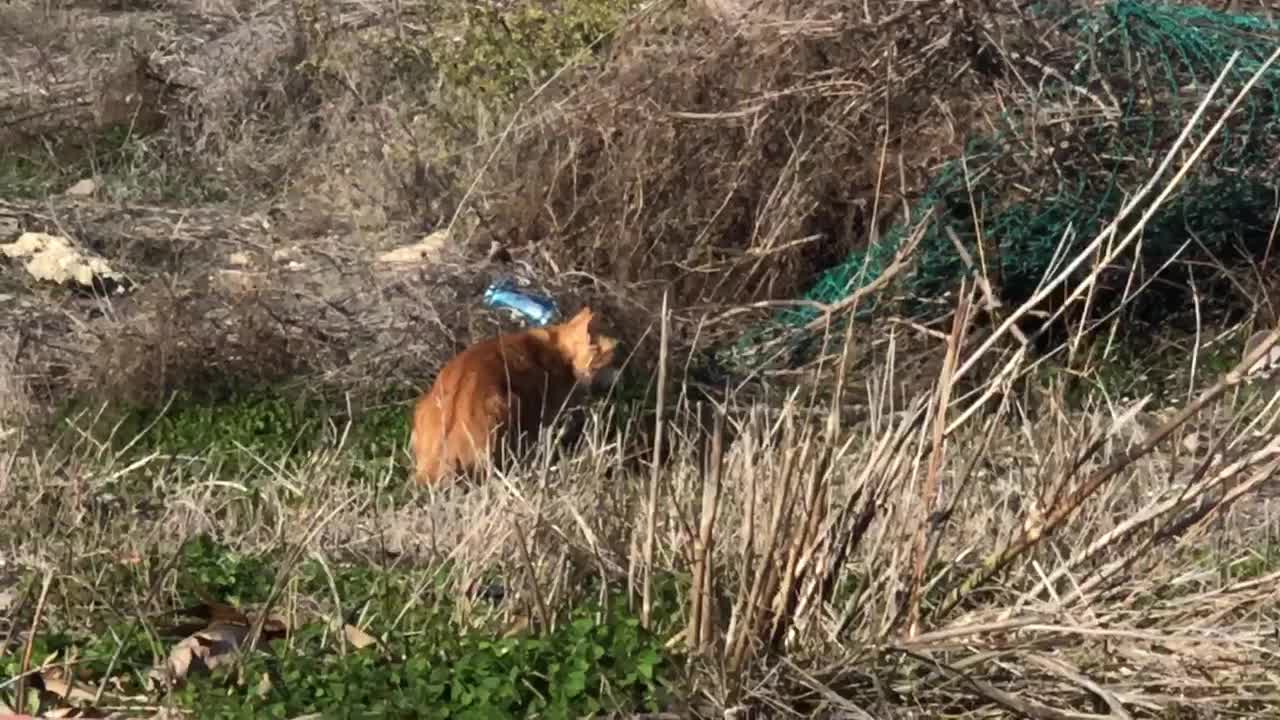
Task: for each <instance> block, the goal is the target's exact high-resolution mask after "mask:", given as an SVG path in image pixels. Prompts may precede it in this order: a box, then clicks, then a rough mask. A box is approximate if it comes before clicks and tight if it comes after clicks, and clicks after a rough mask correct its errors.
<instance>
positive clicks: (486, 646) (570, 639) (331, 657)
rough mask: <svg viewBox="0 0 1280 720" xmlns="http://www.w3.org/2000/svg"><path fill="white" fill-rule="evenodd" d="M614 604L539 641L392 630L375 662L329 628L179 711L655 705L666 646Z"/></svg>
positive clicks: (507, 713)
mask: <svg viewBox="0 0 1280 720" xmlns="http://www.w3.org/2000/svg"><path fill="white" fill-rule="evenodd" d="M622 607H624V605H623V603H622V602H618V601H617V600H616V599H615V601H614V602H612V603H611V604H610V606H609V607H608V608H601V607H599V606H598V605H596V604H590V605H586V606H583V607H580V608H578V609H577V610H575V611H573V612H572V613H571V616H570V618H569V621H568V622H566V623H565V624H563V625H560V626H559V627H557V628H556V629H555V630H553V631H551V632H550V633H547V634H545V635H542V636H536V637H506V638H501V637H494V636H492V635H490V634H488V633H482V632H467V633H459V632H458V630H457V628H456V627H454V626H453V625H451V624H450V623H448V622H447V620H446V617H445V616H444V615H443V614H439V613H432V612H431V611H429V610H423V611H422V612H425V613H427V615H428V617H429V618H430V620H431V622H430V623H429V624H427V625H425V626H420V627H418V628H417V629H416V630H415V631H414V632H412V633H410V632H401V633H396V634H395V636H394V637H392V638H389V639H388V642H387V652H386V653H385V654H383V655H379V654H377V653H376V652H375V650H374V648H373V647H370V648H366V649H365V650H362V651H359V652H347V653H346V654H343V653H340V652H337V651H335V650H334V649H333V648H332V647H330V646H329V641H328V640H327V635H326V633H325V632H324V631H323V629H322V628H306V629H304V630H303V631H301V632H299V633H298V634H296V635H295V636H294V637H293V638H292V639H291V641H289V642H284V641H277V642H276V643H274V644H273V647H272V652H271V653H259V654H255V655H253V656H251V657H249V658H247V661H246V663H245V665H244V668H243V671H242V672H239V673H236V674H232V673H230V672H218V673H215V674H213V675H211V676H208V677H206V678H202V679H200V680H198V681H194V682H192V683H190V684H188V685H187V686H186V687H185V688H184V689H182V690H181V691H180V692H179V694H178V700H179V704H180V705H183V706H185V707H188V708H195V707H199V708H200V711H201V717H207V718H226V719H231V718H250V717H294V716H297V715H299V714H304V713H320V714H322V715H323V716H325V717H333V718H354V717H379V716H385V715H392V716H395V717H404V718H477V719H478V718H497V717H547V718H572V717H583V716H588V715H591V714H594V713H597V712H600V711H605V710H622V711H628V710H644V709H648V710H656V709H658V708H660V707H661V706H662V704H663V702H664V700H665V694H664V692H665V690H664V687H665V685H664V678H666V677H667V674H668V673H669V671H670V670H671V668H672V663H671V660H670V658H668V657H667V655H666V652H665V650H664V648H663V647H662V644H661V642H660V641H659V640H658V638H657V637H655V636H653V635H651V634H649V633H647V632H645V631H644V629H643V628H641V627H640V623H639V620H638V619H636V618H635V617H634V616H632V615H630V614H629V613H627V612H626V611H624V610H622V609H621V608H622Z"/></svg>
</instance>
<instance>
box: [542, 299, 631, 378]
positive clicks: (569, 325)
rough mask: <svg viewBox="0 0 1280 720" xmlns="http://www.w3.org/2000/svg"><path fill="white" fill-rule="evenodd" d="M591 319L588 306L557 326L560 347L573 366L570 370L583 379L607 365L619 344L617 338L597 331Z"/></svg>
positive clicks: (593, 318)
mask: <svg viewBox="0 0 1280 720" xmlns="http://www.w3.org/2000/svg"><path fill="white" fill-rule="evenodd" d="M594 320H595V315H594V314H593V313H592V312H591V308H590V307H584V308H582V309H581V310H579V311H578V314H577V315H574V316H573V317H572V318H570V319H568V320H566V321H565V322H564V323H562V324H561V325H560V326H559V327H558V328H556V340H557V344H558V345H559V347H560V351H561V352H562V353H564V355H565V360H568V361H569V364H570V365H571V366H573V374H574V375H576V376H577V377H578V379H579V380H581V381H583V382H591V381H592V380H594V379H595V378H596V375H597V374H599V373H600V372H601V371H603V370H605V369H606V368H608V367H609V366H610V365H611V364H612V363H613V355H614V352H615V351H616V350H617V348H618V341H617V340H616V339H614V338H611V337H609V336H608V335H602V334H600V333H599V332H597V331H596V329H595V327H594Z"/></svg>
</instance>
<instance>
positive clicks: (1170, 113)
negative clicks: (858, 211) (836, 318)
mask: <svg viewBox="0 0 1280 720" xmlns="http://www.w3.org/2000/svg"><path fill="white" fill-rule="evenodd" d="M1064 22H1068V23H1070V26H1069V28H1068V29H1069V31H1070V34H1071V36H1072V37H1073V38H1074V40H1075V45H1076V47H1075V50H1076V53H1075V54H1076V62H1075V64H1074V67H1073V68H1072V70H1071V72H1069V73H1068V72H1064V73H1061V74H1060V75H1054V76H1052V77H1046V83H1045V86H1044V89H1043V92H1042V93H1041V95H1040V96H1039V98H1038V100H1037V102H1036V103H1035V104H1034V106H1033V107H1023V108H1020V109H1018V110H1016V111H1014V112H1012V113H1006V114H1005V115H1003V116H1002V122H1003V123H1004V126H1003V127H1002V128H1000V129H999V131H998V132H996V133H994V134H993V135H991V136H988V137H980V138H976V139H974V140H972V141H971V142H969V144H968V148H967V150H966V154H965V157H964V158H956V159H954V160H952V161H951V162H950V163H949V164H947V165H946V166H945V167H944V169H943V170H942V171H941V172H940V173H939V174H938V175H937V176H936V177H935V178H934V179H933V181H932V182H931V183H930V185H929V186H928V188H927V189H926V191H925V192H924V194H923V197H921V198H920V200H919V201H918V202H917V203H916V205H915V208H916V210H917V211H918V212H916V213H915V214H916V216H917V217H921V216H923V215H924V213H923V209H925V208H931V209H932V210H933V213H932V214H931V215H930V216H929V218H928V219H927V220H926V222H927V223H928V226H927V227H925V228H923V236H922V240H921V243H920V246H919V247H918V248H917V250H916V253H915V259H914V261H913V264H912V266H911V269H910V270H909V272H908V273H907V274H906V275H905V277H902V278H900V281H901V285H900V286H899V287H900V289H901V290H904V291H905V292H904V293H903V294H904V295H906V296H907V297H915V298H929V297H937V296H940V295H941V294H942V293H944V292H946V291H947V290H949V289H950V288H952V287H954V286H956V285H957V284H958V282H959V280H960V278H961V277H962V275H964V274H966V273H967V272H969V270H968V269H967V268H966V266H965V265H964V263H963V262H962V260H961V258H960V257H959V255H958V254H957V252H956V250H955V246H954V243H953V242H952V240H951V238H950V236H949V235H948V233H947V230H948V228H949V229H950V230H951V232H953V233H955V235H956V236H958V237H959V239H960V240H961V242H962V243H964V244H966V245H967V246H968V247H970V248H973V247H975V246H976V242H977V238H978V233H977V231H976V229H975V223H974V215H975V208H976V214H977V216H978V217H979V218H981V231H982V233H983V235H984V236H985V237H986V238H988V242H995V243H996V244H997V246H998V253H997V255H998V260H997V263H998V265H997V267H998V270H999V274H1000V278H1001V283H1002V286H1003V292H1004V294H1005V295H1006V296H1007V297H1012V298H1025V297H1029V296H1030V295H1031V294H1032V293H1033V292H1034V291H1035V289H1036V287H1037V286H1038V285H1039V283H1040V282H1041V281H1042V279H1043V278H1044V276H1045V275H1046V271H1047V270H1048V269H1049V268H1050V266H1051V265H1052V264H1053V262H1054V258H1055V257H1058V258H1059V259H1061V257H1062V256H1063V255H1064V254H1066V255H1067V256H1068V257H1069V256H1070V255H1071V254H1073V253H1072V252H1071V251H1072V250H1073V249H1074V248H1078V247H1080V246H1082V244H1084V243H1087V242H1089V241H1090V240H1091V239H1092V238H1094V237H1095V236H1096V234H1097V232H1098V231H1099V230H1100V229H1101V228H1102V227H1103V226H1104V225H1105V223H1106V222H1108V221H1109V220H1110V219H1111V218H1112V217H1114V216H1115V214H1116V212H1117V211H1118V210H1119V209H1120V207H1121V205H1122V204H1123V203H1124V201H1125V200H1126V198H1127V195H1128V194H1129V193H1132V192H1133V191H1135V190H1136V189H1137V188H1138V187H1139V186H1141V185H1142V184H1143V183H1144V182H1145V181H1146V180H1147V179H1148V178H1149V177H1150V174H1151V172H1152V170H1154V169H1155V168H1156V166H1157V165H1158V164H1159V162H1160V161H1161V159H1162V158H1163V157H1164V155H1165V154H1166V152H1167V150H1168V149H1169V147H1170V146H1171V145H1172V143H1173V142H1174V140H1175V139H1176V138H1177V137H1178V135H1179V134H1180V132H1181V131H1182V130H1183V128H1184V126H1185V124H1186V122H1187V121H1188V120H1189V119H1190V117H1191V115H1192V114H1193V113H1194V112H1195V109H1196V107H1197V106H1198V105H1199V103H1200V102H1201V101H1202V99H1203V97H1204V96H1205V94H1206V93H1207V91H1208V89H1209V88H1210V87H1211V86H1212V84H1213V82H1214V80H1215V79H1216V78H1217V76H1218V75H1219V74H1220V73H1221V72H1222V70H1223V68H1224V67H1226V65H1227V64H1228V62H1229V60H1230V58H1231V56H1232V55H1233V54H1234V53H1236V52H1239V53H1240V57H1239V58H1238V59H1237V60H1236V63H1235V65H1234V66H1233V68H1232V70H1231V72H1230V74H1229V75H1228V76H1227V77H1226V79H1225V81H1224V83H1223V87H1222V88H1221V90H1220V91H1219V92H1218V94H1217V95H1216V97H1215V99H1214V102H1213V104H1212V105H1211V106H1210V107H1209V110H1208V112H1207V114H1206V115H1205V117H1204V118H1202V119H1201V121H1200V123H1199V124H1198V126H1197V127H1196V130H1195V132H1194V133H1193V135H1192V136H1191V138H1190V141H1191V142H1192V143H1193V144H1192V145H1191V147H1194V142H1196V141H1198V140H1199V139H1201V138H1203V137H1204V134H1205V133H1207V132H1208V131H1209V129H1210V127H1211V126H1212V123H1213V120H1214V119H1215V118H1217V117H1218V116H1219V115H1220V114H1221V113H1222V112H1223V110H1225V108H1226V107H1227V105H1228V104H1229V103H1230V101H1231V99H1232V98H1233V97H1234V96H1235V95H1236V93H1237V92H1238V91H1239V90H1240V89H1242V88H1243V86H1244V85H1245V84H1246V83H1247V81H1248V80H1249V79H1250V78H1251V77H1252V76H1253V75H1254V74H1255V73H1256V72H1257V71H1258V70H1259V68H1260V67H1261V66H1262V65H1263V63H1264V62H1265V60H1266V59H1267V57H1268V56H1269V55H1271V53H1273V52H1274V51H1275V48H1276V47H1277V45H1278V44H1280V23H1278V22H1274V21H1270V20H1266V19H1263V18H1259V17H1254V16H1249V15H1240V14H1230V13H1223V12H1216V11H1213V10H1209V9H1207V8H1203V7H1192V6H1180V5H1171V4H1166V3H1156V2H1142V1H1140V0H1114V1H1113V2H1111V3H1109V4H1107V5H1105V6H1102V7H1101V8H1099V9H1097V10H1096V11H1093V12H1092V13H1090V14H1086V15H1082V16H1080V17H1077V18H1076V19H1074V20H1071V19H1066V20H1065V21H1064ZM1055 78H1056V79H1055ZM1108 107H1110V108H1112V112H1111V113H1110V114H1108V113H1106V112H1104V109H1105V108H1108ZM1114 110H1118V111H1119V112H1118V113H1116V112H1114ZM1184 147H1186V146H1184ZM1278 164H1280V67H1278V66H1272V68H1270V69H1269V70H1268V72H1267V73H1266V75H1265V76H1264V77H1263V78H1262V79H1261V82H1259V83H1258V84H1257V85H1256V86H1255V87H1254V88H1253V90H1252V91H1251V92H1250V93H1249V95H1248V96H1247V97H1246V99H1245V101H1244V103H1243V105H1242V106H1241V107H1240V108H1239V109H1238V110H1237V112H1236V113H1235V114H1234V115H1233V116H1232V118H1231V119H1230V120H1228V122H1227V125H1226V126H1225V128H1224V130H1223V132H1222V133H1221V136H1220V137H1218V138H1217V139H1215V140H1214V145H1212V146H1211V148H1210V150H1209V152H1208V153H1207V154H1206V155H1205V156H1204V158H1203V159H1202V160H1201V162H1200V164H1199V165H1198V166H1197V167H1196V168H1195V169H1194V170H1193V172H1192V174H1191V175H1190V176H1189V177H1188V178H1187V180H1186V181H1185V182H1184V183H1183V185H1182V188H1181V190H1180V191H1179V192H1178V193H1177V195H1176V196H1175V197H1173V198H1171V199H1170V200H1169V201H1168V202H1166V204H1165V205H1164V206H1163V207H1162V208H1161V210H1160V211H1159V212H1158V213H1157V214H1156V216H1155V217H1154V218H1153V219H1152V221H1151V222H1150V223H1149V224H1148V225H1147V227H1146V228H1145V230H1144V232H1143V235H1142V238H1141V246H1140V254H1141V257H1142V258H1143V260H1144V261H1154V262H1156V263H1157V264H1158V263H1160V262H1162V261H1163V260H1164V259H1168V258H1169V257H1171V256H1172V255H1173V254H1174V253H1176V252H1177V251H1178V249H1179V248H1181V247H1184V246H1185V244H1186V243H1187V241H1188V239H1189V238H1193V239H1194V241H1195V242H1196V243H1198V244H1199V246H1200V247H1203V248H1205V249H1207V250H1209V251H1210V252H1214V253H1219V252H1223V251H1230V250H1231V249H1232V248H1234V247H1241V246H1249V245H1251V244H1252V245H1255V246H1256V245H1257V244H1258V243H1259V242H1261V243H1262V244H1265V243H1266V241H1267V239H1268V237H1269V235H1270V233H1271V227H1272V224H1273V222H1274V214H1275V211H1276V205H1277V177H1276V175H1277V172H1276V171H1277V165H1278ZM917 229H918V228H916V227H914V226H909V225H907V224H902V223H900V224H898V225H897V226H895V227H892V228H891V229H890V230H889V232H887V233H886V234H885V236H884V238H883V239H882V240H881V241H880V242H879V243H877V244H875V245H873V246H871V247H869V248H867V249H866V250H863V251H859V252H855V253H853V254H852V255H850V256H849V258H848V259H847V260H846V261H845V262H843V263H842V264H840V265H837V266H835V267H832V268H830V269H829V270H827V271H826V272H825V273H824V274H823V275H822V276H821V277H820V278H819V279H818V281H817V282H816V284H814V285H813V287H812V288H811V289H810V290H809V292H808V293H807V294H806V295H805V299H807V300H811V301H817V302H821V303H826V304H832V303H836V302H838V301H840V300H841V299H843V298H845V297H847V296H849V295H850V294H851V293H853V292H855V291H856V290H857V289H859V288H861V287H865V286H866V285H867V284H869V283H871V282H874V281H875V280H876V279H877V278H878V277H880V275H881V274H882V273H883V272H884V271H885V269H886V267H887V266H888V265H889V264H890V263H891V262H892V260H893V258H894V255H895V253H896V252H897V251H898V249H899V247H900V245H901V243H902V242H903V241H904V239H905V238H907V237H909V236H910V235H911V233H912V231H913V230H917ZM1252 249H1254V250H1256V249H1257V248H1256V247H1254V248H1252ZM975 254H976V253H975ZM1228 254H1229V253H1228ZM873 299H874V298H872V300H873ZM873 305H874V303H873V302H870V301H868V302H866V303H865V304H864V305H863V306H862V307H863V310H862V312H868V311H870V310H871V309H872V307H873ZM818 315H819V312H818V311H817V310H815V309H813V308H808V307H804V308H799V309H789V310H786V311H784V312H781V313H779V314H778V315H777V316H775V317H774V318H773V321H772V322H769V323H766V325H765V326H764V327H761V328H758V329H757V330H756V331H755V332H753V333H751V334H750V336H749V337H746V338H743V339H742V342H740V343H738V344H736V347H735V351H733V352H731V354H732V355H734V356H737V357H739V358H741V357H743V355H742V353H743V352H744V351H745V352H747V353H749V352H750V349H751V347H752V346H753V345H756V344H757V343H759V342H760V341H761V339H762V338H765V337H768V336H776V335H777V334H778V333H779V332H780V331H782V332H785V331H787V330H792V331H793V330H794V329H795V328H797V327H800V326H803V325H804V324H806V323H808V322H810V321H811V320H813V319H814V318H816V317H818Z"/></svg>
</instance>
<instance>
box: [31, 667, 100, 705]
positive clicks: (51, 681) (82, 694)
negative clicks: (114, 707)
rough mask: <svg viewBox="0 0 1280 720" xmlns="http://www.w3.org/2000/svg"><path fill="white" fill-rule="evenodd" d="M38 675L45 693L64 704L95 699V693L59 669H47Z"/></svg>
mask: <svg viewBox="0 0 1280 720" xmlns="http://www.w3.org/2000/svg"><path fill="white" fill-rule="evenodd" d="M40 675H41V680H42V681H43V682H44V689H45V692H49V693H52V694H54V695H57V696H58V698H59V699H61V700H63V701H64V702H72V703H84V702H93V701H94V700H95V699H96V698H97V693H96V692H94V691H93V690H90V689H88V688H87V687H86V686H85V685H84V684H82V683H79V682H76V679H75V678H69V677H67V674H66V672H64V671H63V669H62V668H61V667H58V666H52V667H47V668H45V669H44V670H43V671H42V672H41V673H40Z"/></svg>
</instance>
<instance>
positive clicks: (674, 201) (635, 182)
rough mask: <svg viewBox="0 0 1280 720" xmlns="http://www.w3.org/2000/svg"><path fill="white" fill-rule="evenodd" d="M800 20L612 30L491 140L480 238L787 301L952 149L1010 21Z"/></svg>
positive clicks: (974, 14)
mask: <svg viewBox="0 0 1280 720" xmlns="http://www.w3.org/2000/svg"><path fill="white" fill-rule="evenodd" d="M806 13H807V14H806V15H805V16H804V17H800V18H795V19H788V20H774V19H771V18H768V17H759V16H753V17H751V18H748V19H746V20H743V21H742V23H739V24H728V23H724V22H717V21H712V20H689V19H680V20H678V21H672V20H671V18H670V17H669V16H665V15H657V16H654V17H651V18H648V19H646V20H644V21H643V22H641V23H640V26H639V27H636V28H632V29H631V30H630V31H629V32H625V33H620V34H619V37H618V39H617V42H616V45H615V47H614V50H613V55H612V57H611V58H610V60H609V61H608V63H607V64H606V65H605V66H604V67H603V68H602V69H591V70H589V71H582V72H579V73H576V74H575V75H572V76H566V77H567V78H568V79H566V80H565V82H564V84H563V85H562V86H561V87H559V88H551V89H549V90H548V91H547V92H548V94H549V95H550V94H554V93H557V92H558V94H559V95H562V96H563V97H555V98H554V102H553V101H551V100H548V101H545V102H539V103H538V104H537V105H536V107H537V108H538V110H540V111H544V112H545V114H544V115H542V116H540V117H539V118H538V121H537V122H536V123H533V124H532V125H531V127H529V128H528V129H527V130H525V131H523V132H520V133H518V134H517V136H516V137H515V138H514V139H513V140H512V141H511V142H510V145H509V150H508V152H506V153H505V154H503V155H502V156H501V158H500V159H501V162H500V164H499V165H498V167H496V168H495V169H494V171H493V172H492V174H491V178H490V182H489V183H487V185H486V187H487V192H486V193H485V194H484V195H483V197H482V198H481V203H480V204H482V205H484V206H485V208H486V212H487V214H489V215H490V216H491V217H492V222H491V223H489V225H488V232H487V233H484V235H483V237H482V241H488V240H490V239H493V238H497V239H499V240H501V241H504V242H507V243H509V244H510V245H512V246H527V247H534V248H536V249H537V254H538V255H540V256H542V257H544V258H548V259H550V260H551V261H552V262H553V263H554V264H555V265H557V266H559V267H561V268H564V267H572V268H575V269H580V270H584V271H588V272H591V273H594V274H597V275H600V276H602V277H605V278H609V279H612V280H615V281H618V282H623V283H636V282H644V281H658V282H662V283H670V285H671V287H672V288H674V291H675V294H676V298H675V300H676V303H677V306H688V305H690V304H696V303H702V302H715V301H724V300H732V301H735V302H740V301H744V300H755V299H760V298H780V297H794V296H796V295H798V294H800V293H801V292H802V291H803V289H804V288H805V286H806V284H807V283H808V282H810V281H811V280H812V278H813V276H814V275H815V273H816V272H817V271H820V270H822V269H824V268H825V267H827V266H829V265H831V264H833V263H834V262H837V261H839V260H843V259H844V258H845V257H846V256H847V254H848V253H849V251H850V250H852V249H854V248H856V247H860V246H862V245H864V244H865V242H866V241H867V240H868V238H869V237H870V236H871V233H872V232H873V230H874V226H875V224H876V223H875V221H874V220H873V218H872V215H873V213H875V214H876V215H880V216H881V217H883V214H884V213H885V211H886V210H889V209H892V208H893V206H894V203H895V199H896V198H900V197H902V196H908V197H909V196H911V195H912V194H913V193H915V192H918V191H919V190H920V189H921V188H923V186H924V183H925V182H926V181H927V179H928V178H929V176H930V175H931V173H932V172H934V171H935V170H936V169H937V167H938V166H940V164H941V163H942V162H943V161H944V160H945V159H947V158H949V157H951V156H953V155H955V154H956V153H957V152H958V151H959V150H960V149H961V147H962V144H963V142H964V138H965V135H966V130H967V129H969V128H971V127H972V126H974V125H975V123H977V122H978V121H980V119H981V116H982V114H983V113H984V112H985V108H984V107H983V102H984V98H986V97H989V96H990V95H991V93H992V87H993V81H994V79H995V77H994V75H991V74H989V73H991V72H993V71H994V70H998V69H999V68H998V65H995V64H993V63H992V62H991V61H990V60H989V58H988V56H989V55H991V54H992V53H991V52H989V48H986V45H987V44H988V42H989V40H988V38H991V37H993V36H997V35H999V34H1000V33H1001V32H1002V28H1004V27H1005V26H1007V25H1009V24H1010V23H1011V22H1024V21H1025V20H1024V19H1023V18H1022V17H1021V16H1020V15H1019V14H1018V11H1017V10H1016V9H1013V8H1012V7H1011V6H1010V5H1008V4H1005V3H991V4H989V7H984V8H975V7H973V6H971V5H965V4H946V5H939V4H922V5H919V6H913V7H895V12H894V13H886V14H884V15H879V16H875V17H870V18H868V17H863V16H861V15H860V14H859V15H857V16H855V15H854V14H852V13H847V12H845V8H843V7H837V6H836V4H834V3H823V4H819V5H818V6H817V7H811V8H810V9H808V10H807V11H806ZM753 24H754V25H753ZM979 27H981V28H982V32H979V31H978V30H977V28H979ZM771 28H772V29H771ZM1011 42H1014V41H1011ZM940 68H948V70H947V71H946V72H940ZM882 154H883V167H882V162H881V161H882Z"/></svg>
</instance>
